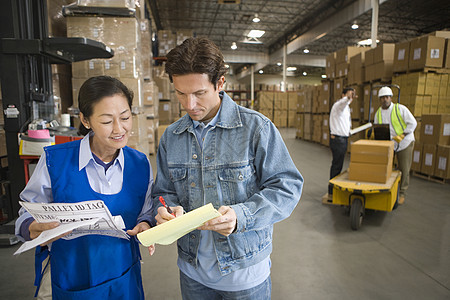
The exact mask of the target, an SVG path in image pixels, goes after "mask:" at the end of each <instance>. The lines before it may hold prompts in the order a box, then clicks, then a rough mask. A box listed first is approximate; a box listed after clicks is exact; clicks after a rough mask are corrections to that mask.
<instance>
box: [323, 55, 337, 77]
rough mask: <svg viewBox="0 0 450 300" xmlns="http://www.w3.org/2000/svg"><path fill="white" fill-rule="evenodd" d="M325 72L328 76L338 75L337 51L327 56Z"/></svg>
mask: <svg viewBox="0 0 450 300" xmlns="http://www.w3.org/2000/svg"><path fill="white" fill-rule="evenodd" d="M325 60H326V62H325V63H326V65H325V74H326V75H327V77H328V78H334V77H335V75H336V52H333V53H331V54H329V55H328V56H327V57H326V59H325Z"/></svg>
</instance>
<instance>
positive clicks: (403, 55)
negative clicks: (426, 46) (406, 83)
mask: <svg viewBox="0 0 450 300" xmlns="http://www.w3.org/2000/svg"><path fill="white" fill-rule="evenodd" d="M410 44H411V43H410V41H406V42H403V43H397V44H395V50H394V67H393V71H394V72H406V71H408V62H409V48H410Z"/></svg>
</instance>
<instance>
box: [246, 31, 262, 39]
mask: <svg viewBox="0 0 450 300" xmlns="http://www.w3.org/2000/svg"><path fill="white" fill-rule="evenodd" d="M264 33H266V32H265V31H264V30H256V29H253V30H250V32H249V33H248V34H247V36H248V37H250V38H257V39H258V38H260V37H262V36H263V35H264Z"/></svg>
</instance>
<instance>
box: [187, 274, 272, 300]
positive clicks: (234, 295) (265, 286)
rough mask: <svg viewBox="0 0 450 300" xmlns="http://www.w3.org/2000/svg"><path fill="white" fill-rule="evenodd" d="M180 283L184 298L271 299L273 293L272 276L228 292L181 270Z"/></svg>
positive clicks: (220, 299) (197, 299)
mask: <svg viewBox="0 0 450 300" xmlns="http://www.w3.org/2000/svg"><path fill="white" fill-rule="evenodd" d="M180 285H181V295H182V297H183V300H270V296H271V293H272V280H271V279H270V276H269V277H267V279H266V280H265V281H264V282H263V283H261V284H260V285H257V286H255V287H253V288H251V289H248V290H243V291H236V292H227V291H219V290H215V289H211V288H209V287H207V286H204V285H203V284H201V283H198V282H197V281H195V280H192V279H191V278H189V277H188V276H186V275H184V273H183V272H180Z"/></svg>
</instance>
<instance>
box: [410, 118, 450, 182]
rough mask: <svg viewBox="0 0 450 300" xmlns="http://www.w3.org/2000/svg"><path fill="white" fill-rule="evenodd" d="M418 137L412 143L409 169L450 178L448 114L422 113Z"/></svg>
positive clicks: (449, 123)
mask: <svg viewBox="0 0 450 300" xmlns="http://www.w3.org/2000/svg"><path fill="white" fill-rule="evenodd" d="M419 132H420V137H419V139H418V140H417V141H416V143H415V145H414V151H413V161H412V165H411V170H413V171H415V172H418V173H421V174H425V175H428V176H435V177H438V178H441V179H449V178H450V114H438V115H423V116H422V125H421V128H420V131H419Z"/></svg>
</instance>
